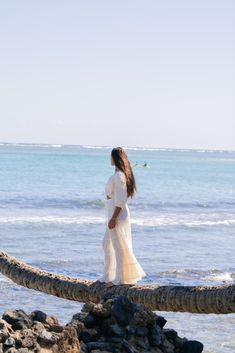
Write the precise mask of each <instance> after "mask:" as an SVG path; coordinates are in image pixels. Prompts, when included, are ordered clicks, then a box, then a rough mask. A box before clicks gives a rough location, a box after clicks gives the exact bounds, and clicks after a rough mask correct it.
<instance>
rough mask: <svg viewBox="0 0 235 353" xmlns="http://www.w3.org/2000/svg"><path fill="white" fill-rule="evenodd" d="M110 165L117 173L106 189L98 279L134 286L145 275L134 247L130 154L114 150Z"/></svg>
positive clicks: (107, 283)
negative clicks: (131, 217) (130, 198)
mask: <svg viewBox="0 0 235 353" xmlns="http://www.w3.org/2000/svg"><path fill="white" fill-rule="evenodd" d="M111 164H112V165H114V166H115V172H114V174H113V175H111V177H110V178H109V179H108V181H107V183H106V186H105V193H106V197H107V199H106V200H105V222H106V231H105V235H104V239H103V243H102V246H103V251H104V272H103V276H102V277H101V278H100V279H99V281H100V282H105V283H106V287H112V286H114V285H118V284H135V283H136V282H137V281H138V280H140V279H141V278H142V277H145V276H146V273H145V272H144V270H143V269H142V267H141V265H140V264H139V262H138V261H137V259H136V257H135V255H134V253H133V248H132V236H131V223H130V211H129V208H128V205H127V200H128V198H129V197H133V195H134V193H135V192H136V184H135V178H134V175H133V172H132V169H131V165H130V162H129V160H128V157H127V154H126V152H125V151H124V149H123V148H121V147H116V148H113V150H112V152H111Z"/></svg>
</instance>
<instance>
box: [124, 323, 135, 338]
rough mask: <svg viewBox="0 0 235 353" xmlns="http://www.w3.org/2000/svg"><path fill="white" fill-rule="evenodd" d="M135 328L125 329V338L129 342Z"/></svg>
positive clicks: (128, 327)
mask: <svg viewBox="0 0 235 353" xmlns="http://www.w3.org/2000/svg"><path fill="white" fill-rule="evenodd" d="M135 331H136V328H135V327H132V326H127V327H126V338H127V340H129V339H130V338H131V337H132V336H134V335H135Z"/></svg>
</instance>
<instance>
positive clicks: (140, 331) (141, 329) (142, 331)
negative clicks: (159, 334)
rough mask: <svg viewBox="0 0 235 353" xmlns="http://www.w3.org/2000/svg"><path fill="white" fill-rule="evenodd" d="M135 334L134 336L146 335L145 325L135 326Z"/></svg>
mask: <svg viewBox="0 0 235 353" xmlns="http://www.w3.org/2000/svg"><path fill="white" fill-rule="evenodd" d="M135 334H136V336H147V335H148V328H147V327H146V326H140V327H137V328H136V331H135Z"/></svg>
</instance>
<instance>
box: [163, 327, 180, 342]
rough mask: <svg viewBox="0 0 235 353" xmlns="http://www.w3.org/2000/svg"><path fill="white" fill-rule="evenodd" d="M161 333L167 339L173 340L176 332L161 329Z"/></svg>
mask: <svg viewBox="0 0 235 353" xmlns="http://www.w3.org/2000/svg"><path fill="white" fill-rule="evenodd" d="M163 333H164V335H165V336H166V338H167V339H171V340H175V339H176V337H177V332H176V331H175V330H173V329H163Z"/></svg>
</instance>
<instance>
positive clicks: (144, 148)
mask: <svg viewBox="0 0 235 353" xmlns="http://www.w3.org/2000/svg"><path fill="white" fill-rule="evenodd" d="M9 145H10V146H24V147H27V146H29V147H30V146H35V147H46V148H47V147H49V148H50V147H52V148H61V147H79V148H84V149H85V148H88V149H110V148H113V146H110V145H92V144H68V143H45V142H42V143H41V142H9V141H0V146H9ZM122 147H123V148H124V149H126V150H137V151H169V152H172V151H176V152H198V153H203V152H206V153H207V152H209V153H210V152H211V153H213V152H214V153H219V152H221V153H224V152H225V153H234V152H235V150H232V149H213V148H212V149H211V148H210V149H208V148H180V147H179V148H176V147H152V146H122Z"/></svg>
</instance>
